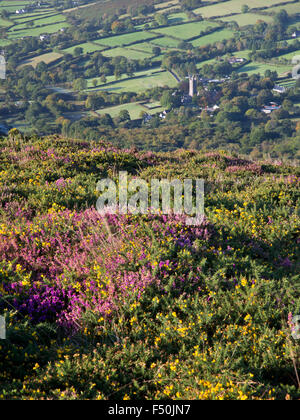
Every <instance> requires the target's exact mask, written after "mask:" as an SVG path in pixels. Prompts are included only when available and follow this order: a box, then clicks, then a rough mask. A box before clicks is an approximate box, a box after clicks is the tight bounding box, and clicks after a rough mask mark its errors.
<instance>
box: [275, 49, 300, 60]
mask: <svg viewBox="0 0 300 420" xmlns="http://www.w3.org/2000/svg"><path fill="white" fill-rule="evenodd" d="M296 55H297V56H300V50H298V51H293V52H290V53H287V54H282V55H279V56H278V58H279V59H280V58H285V59H286V60H292V58H293V57H295V56H296Z"/></svg>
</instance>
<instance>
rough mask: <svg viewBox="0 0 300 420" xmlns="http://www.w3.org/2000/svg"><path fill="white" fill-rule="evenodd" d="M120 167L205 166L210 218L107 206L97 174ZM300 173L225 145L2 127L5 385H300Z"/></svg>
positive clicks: (27, 394)
mask: <svg viewBox="0 0 300 420" xmlns="http://www.w3.org/2000/svg"><path fill="white" fill-rule="evenodd" d="M120 171H126V172H127V173H128V178H129V180H130V179H135V177H139V178H142V179H144V180H145V181H146V182H147V183H148V184H149V185H150V183H151V179H154V178H155V179H168V178H171V179H175V178H176V179H180V180H184V179H204V181H205V218H203V220H202V221H201V224H200V225H199V226H189V225H187V223H186V216H184V215H174V214H171V215H164V214H151V212H149V214H144V215H133V214H126V215H125V214H106V215H100V214H99V213H98V212H97V210H96V202H97V198H98V194H99V192H98V191H97V188H96V187H97V182H98V181H99V180H100V179H103V178H107V177H109V178H111V179H113V180H114V181H115V182H117V181H118V173H119V172H120ZM299 179H300V178H299V169H298V168H296V167H293V166H287V165H285V164H284V163H280V164H276V163H272V162H253V161H250V160H247V159H241V158H238V157H234V156H228V155H225V154H224V153H219V152H214V153H206V154H205V153H196V152H182V151H180V152H176V153H168V154H155V153H152V152H151V153H150V152H149V153H141V152H138V151H136V150H132V151H129V150H126V151H124V150H123V151H121V150H118V149H116V148H114V147H113V146H111V145H106V144H102V143H101V142H91V143H88V142H85V141H75V140H68V139H63V138H56V137H49V138H44V139H38V138H21V137H20V138H19V137H18V138H16V139H15V141H13V139H9V140H1V143H0V315H1V316H4V317H5V322H6V340H1V341H0V383H1V387H0V388H1V391H0V399H13V398H22V399H31V398H34V399H85V398H86V399H110V398H117V399H123V398H124V399H136V398H147V399H178V400H180V399H241V400H245V399H265V398H267V399H272V398H278V399H280V398H295V399H296V398H299V396H300V395H299V389H298V387H297V375H296V373H295V363H296V365H297V363H298V361H299V357H300V355H299V343H298V341H297V339H295V338H293V336H292V335H291V325H292V324H291V323H292V320H293V319H294V317H295V316H297V315H298V314H300V300H299V296H300V295H299V287H298V286H299V264H300V261H299V241H300V230H299V228H300V223H299ZM291 314H293V315H292V316H291Z"/></svg>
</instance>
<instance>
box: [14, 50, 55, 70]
mask: <svg viewBox="0 0 300 420" xmlns="http://www.w3.org/2000/svg"><path fill="white" fill-rule="evenodd" d="M62 56H63V55H62V54H59V53H55V52H51V53H47V54H42V55H38V56H36V57H33V58H31V59H29V60H26V61H24V62H23V63H22V64H21V66H26V65H30V66H33V67H36V66H37V65H38V64H39V63H41V62H44V63H45V64H50V63H52V62H53V61H56V60H58V59H59V58H61V57H62Z"/></svg>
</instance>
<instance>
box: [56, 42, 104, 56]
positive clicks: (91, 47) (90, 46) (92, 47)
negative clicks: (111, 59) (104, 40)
mask: <svg viewBox="0 0 300 420" xmlns="http://www.w3.org/2000/svg"><path fill="white" fill-rule="evenodd" d="M77 47H80V48H82V49H83V54H87V53H93V52H95V51H102V50H103V49H104V48H105V47H102V46H101V45H99V44H95V43H92V42H84V43H82V44H78V45H74V46H73V47H69V48H66V49H64V50H62V51H63V52H65V53H68V54H73V53H74V50H75V48H77Z"/></svg>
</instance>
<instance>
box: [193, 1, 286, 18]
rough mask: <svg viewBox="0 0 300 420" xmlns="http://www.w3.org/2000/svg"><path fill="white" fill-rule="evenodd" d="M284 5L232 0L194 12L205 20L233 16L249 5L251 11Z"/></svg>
mask: <svg viewBox="0 0 300 420" xmlns="http://www.w3.org/2000/svg"><path fill="white" fill-rule="evenodd" d="M280 3H282V0H251V2H249V3H247V2H245V1H244V0H230V1H226V2H222V3H219V4H213V5H209V6H203V7H199V8H198V9H195V10H194V13H196V14H199V15H201V16H203V17H204V18H212V17H218V16H226V15H231V14H233V13H237V12H241V11H242V6H243V5H244V4H248V5H249V7H250V8H251V9H254V8H260V9H262V8H267V7H271V6H274V5H277V4H280Z"/></svg>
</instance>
